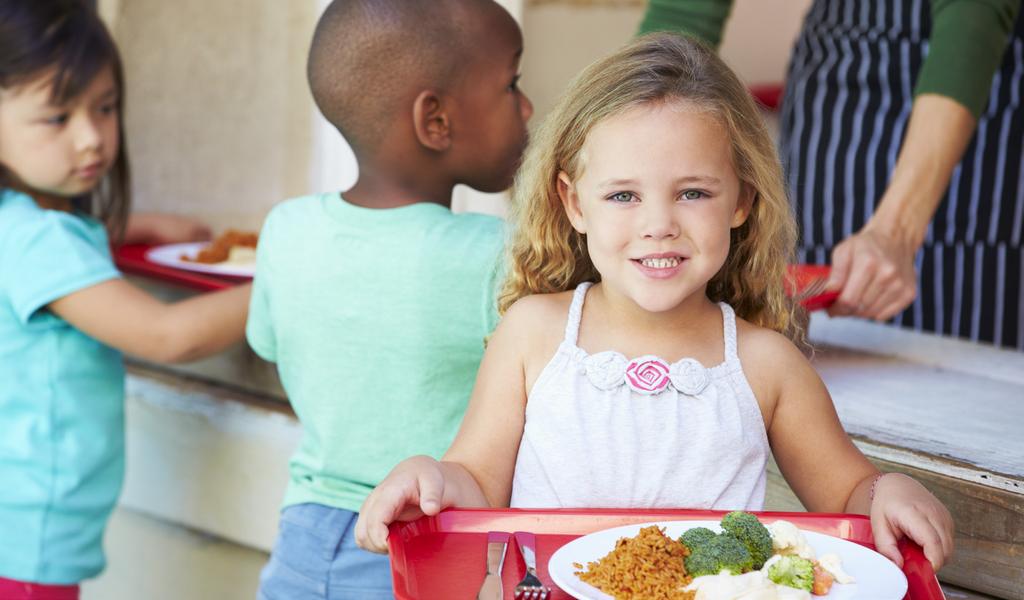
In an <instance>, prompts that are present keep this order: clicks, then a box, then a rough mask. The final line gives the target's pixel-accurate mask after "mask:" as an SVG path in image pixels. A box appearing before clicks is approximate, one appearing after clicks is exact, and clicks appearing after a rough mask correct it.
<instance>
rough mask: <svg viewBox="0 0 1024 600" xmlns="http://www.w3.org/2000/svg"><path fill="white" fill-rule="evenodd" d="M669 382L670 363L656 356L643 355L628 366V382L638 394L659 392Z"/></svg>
mask: <svg viewBox="0 0 1024 600" xmlns="http://www.w3.org/2000/svg"><path fill="white" fill-rule="evenodd" d="M668 382H669V374H668V365H667V364H665V362H664V361H663V360H661V359H660V358H658V357H656V356H641V357H640V358H637V359H634V360H633V361H632V362H631V363H629V366H627V367H626V383H628V384H629V387H630V388H631V389H632V390H633V391H634V392H636V393H638V394H645V395H651V394H657V393H658V392H660V391H662V390H664V389H665V386H667V385H668Z"/></svg>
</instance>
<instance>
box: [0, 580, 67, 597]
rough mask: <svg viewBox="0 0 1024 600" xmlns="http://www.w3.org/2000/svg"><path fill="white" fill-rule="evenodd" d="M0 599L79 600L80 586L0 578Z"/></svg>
mask: <svg viewBox="0 0 1024 600" xmlns="http://www.w3.org/2000/svg"><path fill="white" fill-rule="evenodd" d="M0 598H3V599H4V600H78V586H77V585H46V584H44V583H29V582H27V581H16V580H14V579H4V578H3V577H0Z"/></svg>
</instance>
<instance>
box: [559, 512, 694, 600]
mask: <svg viewBox="0 0 1024 600" xmlns="http://www.w3.org/2000/svg"><path fill="white" fill-rule="evenodd" d="M689 553H690V551H689V550H688V549H687V548H686V546H684V545H683V544H681V543H680V542H678V541H677V540H673V539H672V538H670V537H668V536H666V535H665V532H664V531H662V530H661V528H659V527H658V526H656V525H651V526H650V527H644V528H643V529H641V530H640V533H638V534H637V535H636V537H631V538H619V540H618V541H617V542H615V549H614V550H612V551H611V552H609V553H608V554H607V555H606V556H605V557H604V558H602V559H600V560H598V561H596V562H590V563H587V568H586V569H585V570H583V566H582V565H580V564H579V563H573V566H575V567H576V568H577V569H581V570H580V571H577V572H576V575H577V576H578V577H579V578H580V580H581V581H585V582H586V583H589V584H590V585H592V586H594V587H596V588H597V589H599V590H601V591H602V592H604V593H606V594H608V595H610V596H613V597H614V598H615V600H640V599H641V598H642V599H644V600H693V598H694V595H695V593H694V592H684V591H683V588H684V587H686V586H687V585H688V584H689V583H690V581H691V579H692V578H691V577H689V576H688V575H687V574H686V567H685V566H683V558H685V557H686V556H687V555H688V554H689Z"/></svg>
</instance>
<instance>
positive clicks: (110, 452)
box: [0, 189, 124, 584]
mask: <svg viewBox="0 0 1024 600" xmlns="http://www.w3.org/2000/svg"><path fill="white" fill-rule="evenodd" d="M115 277H120V274H119V273H118V272H117V269H116V268H115V267H114V264H113V262H112V260H111V257H110V248H109V246H108V243H107V234H106V231H105V230H104V228H103V225H102V224H100V223H99V222H97V221H96V220H94V219H92V218H91V217H87V216H85V215H73V214H69V213H64V212H59V211H52V210H42V209H40V208H39V207H37V206H36V204H35V203H34V202H33V201H32V199H31V198H29V197H28V196H25V195H24V194H19V193H16V192H13V191H11V190H3V189H0V577H6V578H8V579H18V580H21V581H31V582H36V583H49V584H72V583H77V582H79V581H82V580H83V579H86V578H88V577H91V576H94V575H96V574H97V573H99V572H100V571H102V570H103V566H104V557H103V547H102V540H103V530H104V528H105V526H106V523H107V518H108V517H109V515H110V511H111V510H112V509H113V507H114V502H115V501H116V499H117V495H118V492H119V491H120V489H121V480H122V474H123V471H124V367H123V364H122V361H121V355H120V353H118V352H117V351H116V350H114V349H112V348H110V347H108V346H105V345H103V344H101V343H100V342H98V341H96V340H95V339H93V338H91V337H89V336H87V335H85V334H84V333H82V332H80V331H78V330H77V329H75V328H74V327H72V326H71V325H69V324H68V323H67V322H66V321H64V320H62V319H60V318H59V317H57V316H55V315H54V314H53V313H51V312H50V311H48V310H46V308H45V307H46V305H47V304H49V303H50V302H52V301H54V300H56V299H58V298H61V297H63V296H65V295H67V294H69V293H71V292H74V291H76V290H80V289H83V288H86V287H89V286H92V285H95V284H97V283H100V282H102V281H106V280H109V279H113V278H115Z"/></svg>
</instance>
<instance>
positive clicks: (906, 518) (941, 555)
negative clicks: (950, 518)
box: [897, 511, 946, 571]
mask: <svg viewBox="0 0 1024 600" xmlns="http://www.w3.org/2000/svg"><path fill="white" fill-rule="evenodd" d="M900 521H901V522H900V523H899V524H897V529H898V530H900V531H902V532H903V534H904V535H906V536H907V537H908V538H910V539H911V540H913V541H914V542H915V543H916V544H917V545H918V546H921V548H922V549H923V550H924V556H925V558H927V559H928V562H930V563H931V564H932V568H933V569H934V570H935V571H938V570H939V569H941V568H942V565H943V563H945V561H946V550H945V543H944V542H943V539H942V534H941V530H942V529H943V528H942V527H941V526H939V525H937V524H935V523H934V522H933V520H932V519H930V518H929V517H928V516H927V515H925V514H924V513H923V512H920V511H913V512H909V513H906V514H904V515H902V516H901V518H900Z"/></svg>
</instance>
